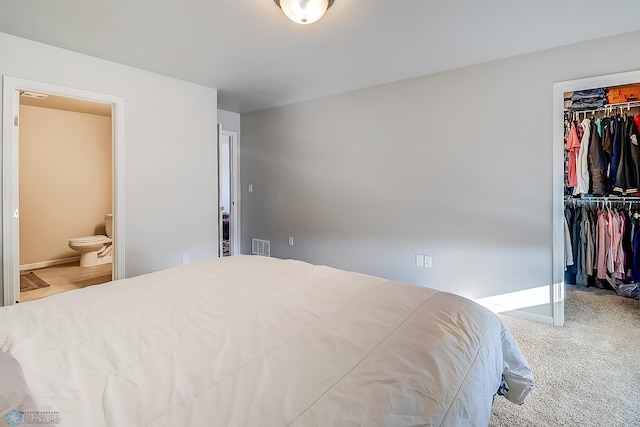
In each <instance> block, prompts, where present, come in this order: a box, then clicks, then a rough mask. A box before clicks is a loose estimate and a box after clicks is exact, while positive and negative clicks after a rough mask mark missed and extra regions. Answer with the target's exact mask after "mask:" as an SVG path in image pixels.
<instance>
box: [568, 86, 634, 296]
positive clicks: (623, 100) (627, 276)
mask: <svg viewBox="0 0 640 427" xmlns="http://www.w3.org/2000/svg"><path fill="white" fill-rule="evenodd" d="M564 283H565V285H567V286H571V285H575V286H584V287H587V288H590V287H594V288H601V289H608V290H610V291H611V292H616V293H617V294H618V295H620V296H621V297H626V298H635V299H638V295H639V293H640V285H639V283H640V82H639V83H635V84H625V85H620V86H613V87H596V88H590V89H584V90H576V91H569V92H565V93H564Z"/></svg>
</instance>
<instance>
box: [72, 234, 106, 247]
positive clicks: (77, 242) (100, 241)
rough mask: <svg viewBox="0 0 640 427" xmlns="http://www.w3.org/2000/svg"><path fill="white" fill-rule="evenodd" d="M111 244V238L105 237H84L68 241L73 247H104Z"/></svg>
mask: <svg viewBox="0 0 640 427" xmlns="http://www.w3.org/2000/svg"><path fill="white" fill-rule="evenodd" d="M107 243H111V238H110V237H107V236H100V235H98V236H86V237H76V238H74V239H69V244H71V245H74V246H89V245H104V244H107Z"/></svg>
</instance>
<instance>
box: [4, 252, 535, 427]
mask: <svg viewBox="0 0 640 427" xmlns="http://www.w3.org/2000/svg"><path fill="white" fill-rule="evenodd" d="M0 350H1V351H3V352H6V353H8V354H10V355H11V356H12V357H13V358H15V360H16V361H17V362H18V363H19V365H20V366H21V368H22V371H23V372H24V379H25V381H26V383H27V384H28V388H29V390H30V392H31V394H32V396H33V399H35V402H36V405H37V410H38V411H48V412H50V413H55V414H56V416H57V418H55V420H54V421H55V425H60V426H70V427H75V426H81V425H87V426H88V425H90V426H94V427H99V426H150V427H152V426H153V427H155V426H178V425H180V426H194V427H200V426H205V425H206V426H224V427H226V426H456V427H459V426H487V425H488V423H489V418H490V415H491V405H492V401H493V399H494V396H495V394H496V392H497V390H498V389H499V388H500V386H501V384H503V385H506V387H508V388H509V392H508V393H507V397H508V398H509V399H510V400H512V401H514V402H515V403H522V401H523V400H524V398H525V397H526V395H527V393H528V392H529V390H530V389H531V388H532V387H533V375H532V373H531V370H530V368H529V365H528V364H527V361H526V360H525V358H524V357H523V356H522V353H521V352H520V350H519V349H518V346H517V343H516V342H515V341H514V339H513V337H512V336H511V334H510V333H509V331H508V330H507V329H506V327H505V325H504V324H503V323H502V321H501V320H500V318H498V317H497V316H496V315H494V314H493V313H491V312H490V311H488V310H486V309H485V308H483V307H481V306H479V305H478V304H475V303H474V302H472V301H470V300H467V299H465V298H462V297H459V296H455V295H453V294H449V293H445V292H439V291H436V290H433V289H429V288H425V287H418V286H413V285H408V284H403V283H399V282H394V281H389V280H385V279H381V278H377V277H372V276H368V275H364V274H359V273H353V272H347V271H342V270H338V269H334V268H329V267H326V266H316V265H312V264H308V263H305V262H301V261H294V260H281V259H276V258H266V257H257V256H234V257H226V258H222V259H215V260H208V261H202V262H197V263H192V264H185V265H181V266H177V267H173V268H169V269H166V270H163V271H159V272H156V273H150V274H146V275H142V276H138V277H133V278H129V279H124V280H119V281H114V282H110V283H107V284H103V285H97V286H92V287H88V288H84V289H81V290H77V291H70V292H67V293H64V294H60V295H55V296H52V297H49V298H45V299H42V300H37V301H32V302H27V303H22V304H18V305H14V306H9V307H3V308H0ZM0 360H2V359H0ZM503 380H504V381H503ZM3 386H4V385H3V384H0V403H2V402H1V399H2V398H1V396H2V390H1V389H2V387H3ZM4 387H5V390H4V391H5V393H6V386H4ZM0 409H2V410H4V411H5V412H6V411H9V410H20V408H11V407H7V408H2V407H0ZM4 415H5V414H4V413H3V414H0V416H2V417H4Z"/></svg>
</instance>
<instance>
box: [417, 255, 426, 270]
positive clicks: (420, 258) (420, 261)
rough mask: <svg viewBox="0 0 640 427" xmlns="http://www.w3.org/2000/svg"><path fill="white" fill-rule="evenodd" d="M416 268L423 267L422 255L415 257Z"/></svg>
mask: <svg viewBox="0 0 640 427" xmlns="http://www.w3.org/2000/svg"><path fill="white" fill-rule="evenodd" d="M416 267H424V255H419V254H418V255H416Z"/></svg>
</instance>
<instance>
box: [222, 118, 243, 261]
mask: <svg viewBox="0 0 640 427" xmlns="http://www.w3.org/2000/svg"><path fill="white" fill-rule="evenodd" d="M218 126H219V131H218V133H219V138H218V182H219V189H218V194H219V197H218V206H219V218H218V227H219V230H220V233H219V241H220V245H219V249H218V252H219V256H220V257H225V256H232V255H236V254H239V253H240V221H239V218H240V200H239V191H238V183H239V181H240V172H239V164H240V162H239V152H238V134H237V133H236V132H231V131H226V130H223V129H222V127H221V126H220V125H218Z"/></svg>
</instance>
